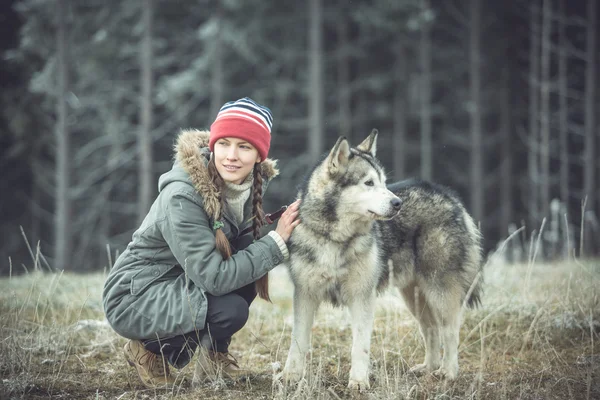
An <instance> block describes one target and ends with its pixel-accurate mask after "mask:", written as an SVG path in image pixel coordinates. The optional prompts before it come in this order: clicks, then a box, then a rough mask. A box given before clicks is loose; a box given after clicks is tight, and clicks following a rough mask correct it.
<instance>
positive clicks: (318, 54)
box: [308, 0, 324, 163]
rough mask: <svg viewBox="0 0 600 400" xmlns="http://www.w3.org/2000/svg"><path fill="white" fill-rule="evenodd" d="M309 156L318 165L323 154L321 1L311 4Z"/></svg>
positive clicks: (313, 0) (311, 1)
mask: <svg viewBox="0 0 600 400" xmlns="http://www.w3.org/2000/svg"><path fill="white" fill-rule="evenodd" d="M308 19H309V21H310V26H309V46H310V48H309V60H310V61H309V63H310V64H309V67H310V69H309V90H310V91H309V93H310V94H309V97H308V102H309V107H308V110H309V121H310V122H309V156H310V161H311V163H316V162H317V160H318V159H319V156H320V155H321V153H322V152H323V108H324V103H323V85H324V82H323V10H322V4H321V0H310V2H309V18H308Z"/></svg>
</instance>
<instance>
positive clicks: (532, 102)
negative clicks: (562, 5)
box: [527, 4, 539, 229]
mask: <svg viewBox="0 0 600 400" xmlns="http://www.w3.org/2000/svg"><path fill="white" fill-rule="evenodd" d="M530 35H531V36H530V43H531V45H530V49H529V132H528V135H527V174H528V175H529V177H528V178H529V179H528V182H527V184H528V185H527V186H528V189H529V190H528V193H529V196H528V200H529V201H528V202H529V207H528V208H529V223H530V226H531V228H532V229H533V228H534V227H535V226H536V225H537V223H538V222H539V208H538V207H539V206H538V204H539V201H538V180H539V177H538V175H539V172H538V151H537V150H538V110H539V106H538V71H539V57H538V48H539V37H538V23H537V9H536V6H535V4H532V5H531V27H530Z"/></svg>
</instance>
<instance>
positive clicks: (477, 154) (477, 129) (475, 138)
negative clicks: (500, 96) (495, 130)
mask: <svg viewBox="0 0 600 400" xmlns="http://www.w3.org/2000/svg"><path fill="white" fill-rule="evenodd" d="M470 8H471V11H470V13H471V30H470V39H469V66H470V68H469V75H470V78H471V79H470V87H469V88H470V97H471V105H470V107H469V109H470V113H469V117H470V127H471V140H470V141H471V154H470V155H471V157H470V171H471V173H470V178H471V179H470V189H469V190H470V192H471V211H472V213H473V218H474V219H475V221H481V220H482V219H483V212H484V210H483V196H484V184H483V160H482V159H483V157H482V154H481V153H482V152H483V148H482V146H481V109H480V105H481V73H480V68H481V50H480V37H481V28H480V22H481V2H480V0H471V7H470Z"/></svg>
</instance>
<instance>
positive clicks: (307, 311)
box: [283, 289, 318, 382]
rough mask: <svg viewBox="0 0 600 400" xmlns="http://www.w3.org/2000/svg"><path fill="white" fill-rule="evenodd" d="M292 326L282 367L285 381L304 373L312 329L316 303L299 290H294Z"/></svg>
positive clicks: (292, 379)
mask: <svg viewBox="0 0 600 400" xmlns="http://www.w3.org/2000/svg"><path fill="white" fill-rule="evenodd" d="M293 306H294V326H293V328H292V343H291V345H290V351H289V353H288V358H287V360H286V362H285V367H284V369H283V377H284V378H285V379H286V381H294V382H295V381H298V380H300V379H301V378H302V374H303V373H304V365H305V362H306V354H307V353H308V351H309V350H310V331H311V329H312V325H313V321H314V318H315V313H316V311H317V307H318V303H317V302H316V301H315V300H314V299H313V298H311V297H310V296H308V295H307V294H306V293H304V292H303V291H301V290H297V289H296V290H294V305H293Z"/></svg>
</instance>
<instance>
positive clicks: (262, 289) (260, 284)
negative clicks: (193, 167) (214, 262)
mask: <svg viewBox="0 0 600 400" xmlns="http://www.w3.org/2000/svg"><path fill="white" fill-rule="evenodd" d="M208 173H209V176H210V178H211V180H212V181H213V183H214V185H215V186H216V188H217V190H218V192H219V205H220V207H219V215H218V216H217V217H216V220H215V222H216V221H220V220H221V219H222V218H223V211H224V209H225V198H224V196H222V193H223V189H224V187H225V181H224V180H223V178H222V177H221V175H220V174H219V172H218V171H217V167H216V166H215V160H214V158H213V157H212V156H211V158H210V161H209V162H208ZM262 186H263V178H262V173H261V169H260V164H258V163H257V164H255V165H254V184H253V187H252V193H253V197H252V214H253V218H252V234H253V236H254V240H258V239H260V228H261V227H262V226H263V221H264V216H265V215H264V211H263V208H262ZM215 242H216V246H217V250H219V252H220V253H221V255H222V256H223V259H224V260H227V259H228V258H229V257H231V245H230V243H229V240H228V239H227V237H226V236H225V233H224V232H223V229H222V228H221V227H218V228H217V229H215ZM255 287H256V292H257V294H258V296H259V297H260V298H262V299H264V300H267V301H271V298H270V297H269V274H265V275H264V276H262V277H261V278H259V279H258V280H257V281H256V282H255Z"/></svg>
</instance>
